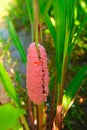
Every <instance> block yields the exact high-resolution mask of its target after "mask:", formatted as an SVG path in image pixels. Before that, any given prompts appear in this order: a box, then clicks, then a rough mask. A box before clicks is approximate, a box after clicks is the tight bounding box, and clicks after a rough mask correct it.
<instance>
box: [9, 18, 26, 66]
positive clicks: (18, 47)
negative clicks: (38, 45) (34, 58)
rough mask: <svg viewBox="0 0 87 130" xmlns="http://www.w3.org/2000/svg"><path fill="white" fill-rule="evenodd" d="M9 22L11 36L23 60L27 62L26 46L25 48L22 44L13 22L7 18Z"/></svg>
mask: <svg viewBox="0 0 87 130" xmlns="http://www.w3.org/2000/svg"><path fill="white" fill-rule="evenodd" d="M7 23H8V29H9V32H10V36H11V38H12V40H13V43H14V46H15V47H16V49H17V50H18V52H19V54H20V56H21V59H22V61H23V62H24V63H25V64H26V61H27V59H26V53H25V51H24V48H23V46H22V44H21V42H20V40H19V38H18V36H17V34H16V31H15V29H14V26H13V24H12V22H11V21H10V20H9V19H7Z"/></svg>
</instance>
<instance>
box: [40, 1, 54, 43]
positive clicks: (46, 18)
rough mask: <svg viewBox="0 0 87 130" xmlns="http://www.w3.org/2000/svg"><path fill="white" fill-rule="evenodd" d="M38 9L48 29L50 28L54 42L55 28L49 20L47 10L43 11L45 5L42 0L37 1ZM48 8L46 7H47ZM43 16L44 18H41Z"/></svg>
mask: <svg viewBox="0 0 87 130" xmlns="http://www.w3.org/2000/svg"><path fill="white" fill-rule="evenodd" d="M39 9H40V13H41V17H42V20H43V21H44V22H45V23H46V25H47V27H48V29H49V30H50V33H51V35H52V38H53V40H54V43H56V35H55V33H56V32H55V28H54V26H53V24H52V22H51V20H50V17H49V15H48V13H47V12H45V11H46V10H45V5H44V4H43V2H42V1H41V0H40V1H39ZM47 10H48V9H47ZM43 16H44V18H43Z"/></svg>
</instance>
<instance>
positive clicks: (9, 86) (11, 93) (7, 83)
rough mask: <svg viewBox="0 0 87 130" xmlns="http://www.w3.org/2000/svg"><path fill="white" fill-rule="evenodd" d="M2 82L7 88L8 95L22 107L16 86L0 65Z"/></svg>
mask: <svg viewBox="0 0 87 130" xmlns="http://www.w3.org/2000/svg"><path fill="white" fill-rule="evenodd" d="M0 80H1V82H2V84H3V87H4V88H5V90H6V92H7V94H8V95H9V96H10V97H11V98H12V99H13V100H14V102H15V103H16V104H17V105H18V106H20V103H19V99H18V96H17V93H16V90H15V88H14V85H13V83H12V81H11V79H10V77H9V75H8V73H7V72H6V70H5V68H4V66H3V65H2V64H1V63H0Z"/></svg>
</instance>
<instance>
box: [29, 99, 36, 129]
mask: <svg viewBox="0 0 87 130" xmlns="http://www.w3.org/2000/svg"><path fill="white" fill-rule="evenodd" d="M28 106H29V121H30V126H31V128H32V130H35V125H34V116H33V112H32V108H31V101H30V99H29V100H28Z"/></svg>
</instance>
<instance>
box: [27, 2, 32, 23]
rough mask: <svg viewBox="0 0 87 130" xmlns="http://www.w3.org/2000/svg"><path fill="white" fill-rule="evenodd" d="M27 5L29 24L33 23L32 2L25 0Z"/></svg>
mask: <svg viewBox="0 0 87 130" xmlns="http://www.w3.org/2000/svg"><path fill="white" fill-rule="evenodd" d="M26 3H27V9H28V15H29V20H30V22H31V24H32V23H33V22H34V16H33V7H32V0H26Z"/></svg>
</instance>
